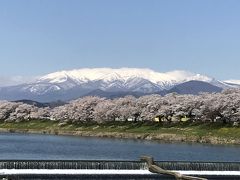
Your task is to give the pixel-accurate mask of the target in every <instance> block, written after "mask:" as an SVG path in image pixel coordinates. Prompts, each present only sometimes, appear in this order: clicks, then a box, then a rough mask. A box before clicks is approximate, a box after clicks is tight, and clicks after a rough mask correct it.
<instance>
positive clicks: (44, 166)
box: [0, 159, 240, 180]
mask: <svg viewBox="0 0 240 180" xmlns="http://www.w3.org/2000/svg"><path fill="white" fill-rule="evenodd" d="M153 165H154V166H155V167H159V168H160V169H163V170H164V172H165V170H168V171H169V172H176V173H179V174H183V175H186V176H194V177H199V178H206V179H238V180H239V179H240V162H175V161H171V162H169V161H167V162H166V161H154V163H153ZM152 169H154V168H152V167H150V165H149V164H148V163H147V161H144V160H143V159H142V160H139V161H105V160H92V161H88V160H0V179H3V178H5V179H8V180H10V179H19V180H20V179H176V177H175V176H174V175H169V174H167V173H165V174H164V173H162V174H161V173H160V174H159V173H158V172H153V171H152Z"/></svg>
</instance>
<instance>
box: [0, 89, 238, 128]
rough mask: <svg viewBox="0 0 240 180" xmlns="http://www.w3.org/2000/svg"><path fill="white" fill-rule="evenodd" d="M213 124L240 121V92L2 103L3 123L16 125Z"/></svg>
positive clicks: (0, 110)
mask: <svg viewBox="0 0 240 180" xmlns="http://www.w3.org/2000/svg"><path fill="white" fill-rule="evenodd" d="M183 117H184V118H187V119H189V120H191V121H199V122H204V121H211V122H217V121H220V122H224V123H234V122H240V90H239V89H231V90H225V91H223V92H222V93H214V94H209V93H203V94H200V95H197V96H196V95H178V94H174V93H172V94H168V95H166V96H160V95H148V96H142V97H140V98H135V97H133V96H126V97H124V98H117V99H113V100H111V99H105V98H100V97H91V96H89V97H84V98H80V99H77V100H74V101H71V102H69V103H68V104H65V105H63V106H59V107H55V108H52V109H51V108H37V107H35V106H33V105H28V104H23V103H20V102H18V103H15V102H8V101H0V121H6V122H12V121H23V120H31V119H49V120H55V121H59V122H62V121H68V122H72V123H79V122H86V121H87V122H88V121H96V122H99V123H101V122H105V121H127V120H131V121H154V120H156V118H157V119H158V120H159V121H168V122H173V121H181V120H182V118H183Z"/></svg>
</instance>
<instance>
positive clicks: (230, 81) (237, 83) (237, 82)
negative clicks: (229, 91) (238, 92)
mask: <svg viewBox="0 0 240 180" xmlns="http://www.w3.org/2000/svg"><path fill="white" fill-rule="evenodd" d="M224 82H225V83H229V84H236V85H240V80H236V79H230V80H226V81H224Z"/></svg>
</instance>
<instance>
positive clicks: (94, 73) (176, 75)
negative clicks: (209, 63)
mask: <svg viewBox="0 0 240 180" xmlns="http://www.w3.org/2000/svg"><path fill="white" fill-rule="evenodd" d="M68 78H69V79H71V80H73V81H75V82H79V83H81V82H88V81H97V80H103V81H105V82H112V81H114V80H120V81H124V82H125V81H127V80H130V79H133V78H141V79H146V80H149V81H150V82H152V83H154V84H158V85H162V84H176V83H181V82H185V81H190V80H199V81H205V82H211V81H212V80H213V78H209V77H207V76H204V75H200V74H195V73H191V72H188V71H180V70H177V71H170V72H166V73H159V72H156V71H153V70H151V69H141V68H119V69H112V68H84V69H75V70H70V71H59V72H55V73H51V74H48V75H45V76H43V77H41V78H40V79H39V80H38V81H39V82H41V81H47V82H50V83H63V82H65V81H67V80H68Z"/></svg>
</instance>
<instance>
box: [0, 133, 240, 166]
mask: <svg viewBox="0 0 240 180" xmlns="http://www.w3.org/2000/svg"><path fill="white" fill-rule="evenodd" d="M144 154H147V155H151V156H153V157H155V159H156V160H177V161H180V160H187V161H188V160H189V161H238V162H240V146H233V145H228V146H223V145H206V144H204V145H202V144H180V143H159V142H154V141H140V140H119V139H103V138H92V137H74V136H55V135H37V134H17V133H0V159H53V160H56V159H69V160H72V159H89V160H94V159H99V160H101V159H106V160H138V159H139V156H141V155H144Z"/></svg>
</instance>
